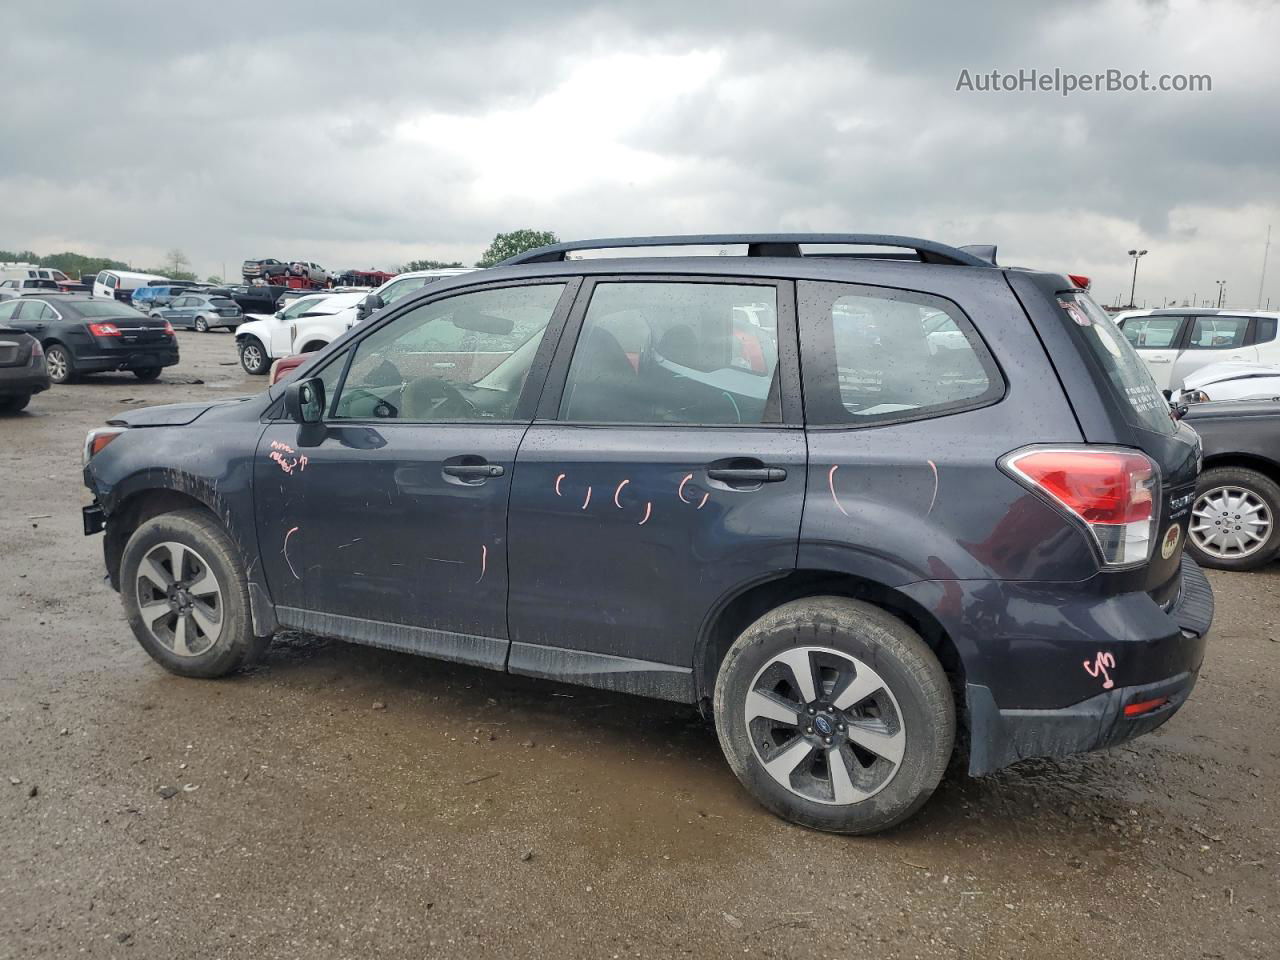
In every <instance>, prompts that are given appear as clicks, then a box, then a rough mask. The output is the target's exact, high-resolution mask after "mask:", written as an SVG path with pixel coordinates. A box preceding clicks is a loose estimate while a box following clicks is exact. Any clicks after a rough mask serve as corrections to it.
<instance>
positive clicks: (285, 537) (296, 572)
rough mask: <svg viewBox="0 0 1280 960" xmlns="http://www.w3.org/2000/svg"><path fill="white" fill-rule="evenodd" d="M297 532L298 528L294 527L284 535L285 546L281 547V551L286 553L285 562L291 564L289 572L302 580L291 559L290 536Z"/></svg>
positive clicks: (294, 577)
mask: <svg viewBox="0 0 1280 960" xmlns="http://www.w3.org/2000/svg"><path fill="white" fill-rule="evenodd" d="M297 532H298V528H297V527H294V528H293V529H292V530H290V531H289V532H288V533H286V534H285V535H284V546H283V547H281V549H280V552H281V553H283V554H284V562H285V563H287V564H288V565H289V572H290V573H292V574H293V579H295V580H301V579H302V578H301V577H300V576H298V571H297V570H295V569H293V561H292V560H290V559H289V538H290V537H292V536H293V535H294V534H295V533H297Z"/></svg>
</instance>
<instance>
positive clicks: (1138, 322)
mask: <svg viewBox="0 0 1280 960" xmlns="http://www.w3.org/2000/svg"><path fill="white" fill-rule="evenodd" d="M1183 319H1184V318H1182V317H1130V318H1129V319H1127V320H1125V321H1124V324H1123V329H1124V335H1125V337H1126V338H1127V339H1128V341H1129V342H1130V343H1132V344H1133V345H1134V346H1135V347H1137V348H1138V349H1139V350H1166V349H1168V348H1170V347H1172V346H1173V344H1174V341H1176V340H1177V339H1178V330H1179V328H1180V327H1181V326H1182V322H1183Z"/></svg>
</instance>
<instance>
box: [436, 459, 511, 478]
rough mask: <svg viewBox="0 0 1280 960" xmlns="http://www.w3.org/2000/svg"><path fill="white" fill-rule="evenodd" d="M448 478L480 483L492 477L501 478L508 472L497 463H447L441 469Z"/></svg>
mask: <svg viewBox="0 0 1280 960" xmlns="http://www.w3.org/2000/svg"><path fill="white" fill-rule="evenodd" d="M440 469H441V472H443V473H444V474H445V475H446V476H450V477H457V478H458V479H459V480H466V481H468V482H469V483H479V482H481V481H483V480H488V479H489V478H490V477H500V476H502V475H503V474H504V473H506V471H505V470H504V469H503V468H502V465H501V464H497V463H450V462H448V461H445V464H444V466H443V467H441V468H440Z"/></svg>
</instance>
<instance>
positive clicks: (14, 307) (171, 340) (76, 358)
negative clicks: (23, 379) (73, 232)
mask: <svg viewBox="0 0 1280 960" xmlns="http://www.w3.org/2000/svg"><path fill="white" fill-rule="evenodd" d="M0 324H5V325H8V326H10V327H14V328H16V329H18V330H22V331H24V332H26V333H29V334H31V335H32V336H33V337H35V338H36V339H37V340H39V341H40V343H41V345H42V346H43V348H44V353H45V363H46V365H47V366H48V368H49V378H50V379H51V380H52V381H53V382H54V383H69V382H70V381H72V380H74V379H75V378H76V377H78V376H80V375H81V374H85V373H98V372H101V371H104V370H132V371H133V375H134V376H135V377H137V378H138V379H139V380H154V379H155V378H156V377H158V376H160V371H161V370H162V369H163V368H164V367H171V366H173V365H174V364H175V363H177V362H178V341H177V339H176V338H175V337H174V334H173V326H172V325H171V324H170V323H169V321H168V320H162V319H153V318H151V317H148V316H145V315H144V314H141V313H139V312H138V311H137V310H135V309H133V307H131V306H129V305H128V304H127V303H120V302H119V301H117V300H103V299H102V298H94V297H83V296H76V295H74V294H50V295H49V296H39V297H35V296H27V297H22V298H20V299H17V300H9V301H6V302H4V303H0Z"/></svg>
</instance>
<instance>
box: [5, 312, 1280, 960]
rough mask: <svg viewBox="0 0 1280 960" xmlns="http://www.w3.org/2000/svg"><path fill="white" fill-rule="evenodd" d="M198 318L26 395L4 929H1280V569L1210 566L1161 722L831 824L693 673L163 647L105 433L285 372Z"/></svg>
mask: <svg viewBox="0 0 1280 960" xmlns="http://www.w3.org/2000/svg"><path fill="white" fill-rule="evenodd" d="M179 336H180V337H181V345H182V356H183V360H182V363H181V365H180V366H178V367H173V368H170V369H169V370H167V371H166V372H165V375H164V376H163V377H162V378H161V380H160V381H159V382H158V383H154V384H142V383H139V382H137V381H136V380H135V379H134V378H133V377H132V376H131V375H128V374H120V375H102V376H97V377H94V378H92V379H91V380H90V381H89V382H86V383H82V384H75V385H69V386H63V387H55V388H54V389H53V390H51V391H49V392H48V393H45V394H42V395H40V396H37V397H36V398H35V399H34V400H33V401H32V403H31V405H30V407H29V408H28V411H27V412H26V413H24V414H20V415H16V416H8V417H0V491H3V499H2V500H0V503H2V504H3V509H0V544H2V547H3V548H2V549H0V957H4V958H8V957H43V956H64V955H84V954H89V955H94V956H110V957H126V956H131V957H139V958H141V957H165V958H172V957H184V958H185V957H246V958H250V957H251V958H260V957H302V958H309V960H314V958H328V957H366V956H381V957H414V958H421V957H433V956H444V957H450V956H457V957H472V956H487V957H508V956H511V957H542V956H562V957H605V958H608V957H673V956H695V957H708V956H730V955H732V956H740V955H746V956H758V957H798V958H805V960H822V958H832V957H855V956H875V957H878V958H889V957H904V958H907V957H984V958H985V957H1034V958H1037V960H1053V958H1067V957H1072V958H1074V957H1086V956H1087V957H1126V958H1132V957H1161V958H1182V957H1190V958H1237V957H1240V958H1253V957H1258V958H1262V957H1268V958H1271V957H1276V956H1277V955H1280V890H1278V889H1277V879H1278V878H1280V870H1278V869H1277V867H1278V865H1280V802H1278V801H1277V797H1276V791H1275V787H1276V784H1277V772H1278V771H1280V762H1278V761H1280V748H1278V747H1277V740H1276V736H1275V731H1276V725H1277V724H1276V706H1277V697H1276V690H1277V687H1278V686H1280V642H1277V641H1280V623H1278V622H1277V621H1280V596H1278V594H1277V585H1278V584H1280V575H1278V572H1280V567H1278V568H1273V569H1272V570H1269V571H1265V572H1261V573H1255V574H1220V573H1211V575H1210V576H1211V579H1212V581H1213V586H1214V590H1215V591H1216V593H1217V601H1218V614H1217V621H1216V623H1215V625H1214V635H1213V638H1212V642H1211V644H1210V647H1209V653H1208V657H1207V659H1206V661H1205V665H1204V671H1203V674H1202V675H1201V679H1200V684H1199V686H1198V687H1197V689H1196V691H1195V694H1194V696H1193V697H1192V699H1191V701H1190V703H1189V704H1188V705H1187V706H1186V707H1185V708H1184V709H1183V710H1182V712H1181V713H1179V714H1178V715H1177V716H1176V717H1174V719H1173V720H1172V721H1170V722H1169V723H1168V724H1167V725H1166V726H1165V727H1164V728H1162V729H1161V730H1159V731H1158V732H1156V733H1155V734H1153V735H1151V736H1149V737H1147V738H1145V739H1142V740H1139V741H1136V742H1134V743H1131V744H1128V745H1126V746H1124V747H1121V748H1118V749H1115V750H1112V751H1110V752H1107V753H1101V754H1093V755H1089V756H1084V757H1079V758H1075V759H1071V760H1067V761H1062V762H1047V761H1046V762H1031V763H1026V764H1023V765H1020V766H1018V767H1016V768H1014V769H1010V770H1007V771H1004V772H1003V773H1001V774H1000V775H998V776H994V777H990V778H986V779H983V780H967V779H959V780H948V781H947V782H945V783H944V784H943V786H942V788H941V789H940V790H939V792H938V793H937V795H936V796H935V797H934V798H933V800H932V802H931V803H930V804H929V805H928V806H927V807H926V808H925V810H924V812H923V813H922V814H921V815H920V816H918V817H917V818H916V819H914V820H913V821H911V822H910V823H908V824H906V825H905V826H903V827H900V828H898V829H897V830H895V831H893V832H891V833H888V834H886V835H883V836H879V837H874V838H870V839H850V838H840V837H833V836H827V835H823V834H818V833H812V832H809V831H806V830H803V829H800V828H797V827H792V826H789V825H787V824H785V823H783V822H781V821H779V820H777V819H775V818H774V817H773V816H771V815H770V814H768V813H766V812H764V811H763V810H761V809H759V808H757V807H756V806H755V805H754V804H753V803H752V802H751V801H750V800H749V799H748V798H747V796H746V794H745V793H744V792H743V791H742V789H741V788H740V787H739V785H738V783H737V781H736V780H735V779H734V778H733V776H732V774H731V773H730V772H729V769H728V767H727V765H726V764H725V763H724V762H723V760H722V759H721V757H720V753H719V749H718V747H717V744H716V739H715V736H714V733H713V731H712V730H711V729H710V728H709V727H708V726H706V725H705V724H704V723H703V722H702V721H700V720H699V719H698V718H697V716H696V714H695V713H693V712H692V711H691V710H690V709H688V708H684V707H680V706H677V705H673V704H667V703H658V702H647V701H644V700H640V699H637V698H632V697H627V696H621V695H612V694H607V693H600V692H595V691H590V690H583V689H579V688H574V687H564V686H558V685H552V684H547V683H541V682H535V681H531V680H524V679H520V678H515V677H509V676H504V675H502V674H497V673H491V672H487V671H483V670H479V669H470V668H465V667H458V666H451V665H445V664H440V663H435V662H432V661H430V660H425V659H419V658H415V657H412V656H408V655H401V654H396V653H390V652H386V651H381V650H374V649H368V648H363V647H357V646H351V645H347V644H344V643H340V642H337V641H327V640H322V639H317V638H309V637H302V636H298V635H293V634H290V635H286V636H282V637H281V638H279V639H278V640H277V642H276V644H275V645H274V646H273V648H272V651H271V653H270V654H269V656H268V657H267V660H266V662H265V663H264V664H263V665H262V666H261V667H258V668H256V669H255V670H253V671H252V672H251V673H247V674H244V675H240V676H237V677H234V678H232V679H228V680H220V681H197V680H183V679H179V678H176V677H173V676H170V675H168V674H167V673H165V672H164V671H162V670H161V669H160V668H159V667H158V666H156V665H155V664H154V663H153V662H152V661H151V660H150V659H149V658H148V657H147V656H146V655H145V654H144V653H143V652H142V650H141V649H140V648H139V647H138V645H137V644H136V643H135V641H134V640H133V637H132V635H131V634H130V632H129V630H128V628H127V626H126V625H125V621H124V617H123V615H122V613H121V609H120V603H119V600H118V598H117V596H116V595H115V594H114V593H113V592H112V591H111V590H110V588H109V587H108V586H106V585H105V584H104V583H103V580H102V561H101V538H100V537H92V538H87V537H84V536H83V535H82V533H81V528H80V517H79V507H80V506H81V504H83V503H86V502H88V494H87V491H85V489H84V488H83V486H82V484H81V479H80V447H81V443H82V440H83V437H84V432H85V431H86V430H87V429H89V428H91V427H93V426H95V425H98V424H100V423H101V422H102V421H103V420H104V419H106V418H108V417H110V416H111V415H112V414H113V413H114V412H116V411H119V410H124V409H128V408H129V407H130V405H133V404H138V403H147V404H151V403H167V402H173V401H179V400H192V399H203V398H209V397H225V396H233V395H236V394H238V393H246V392H250V391H253V390H256V389H259V387H260V385H261V384H262V383H263V381H262V379H261V378H250V377H247V376H245V375H244V374H243V372H242V371H241V369H240V368H239V366H238V365H236V363H235V355H234V348H233V344H232V338H231V337H230V336H229V335H227V334H225V333H220V334H209V335H204V336H201V335H198V334H194V333H187V334H180V335H179ZM166 788H167V789H166ZM174 788H176V793H174V792H173V789H174ZM168 794H172V795H170V796H168V797H167V798H166V795H168Z"/></svg>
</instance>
